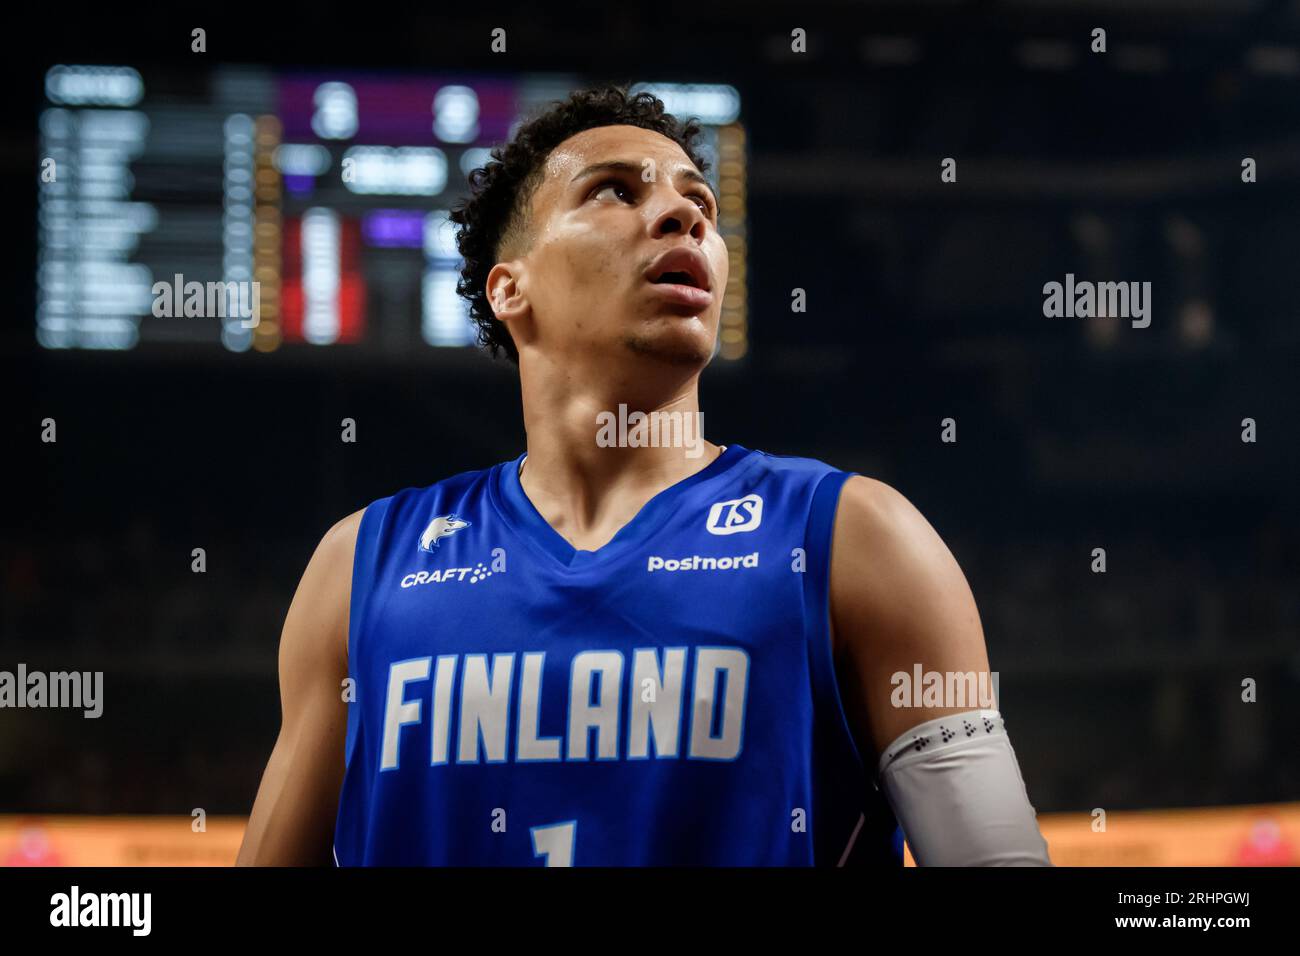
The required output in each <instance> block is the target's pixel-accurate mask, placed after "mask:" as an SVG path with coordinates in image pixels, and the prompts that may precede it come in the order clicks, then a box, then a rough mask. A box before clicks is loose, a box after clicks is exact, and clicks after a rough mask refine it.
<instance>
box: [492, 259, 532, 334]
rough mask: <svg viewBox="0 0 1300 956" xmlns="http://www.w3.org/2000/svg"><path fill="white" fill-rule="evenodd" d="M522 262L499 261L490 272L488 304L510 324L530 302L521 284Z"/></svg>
mask: <svg viewBox="0 0 1300 956" xmlns="http://www.w3.org/2000/svg"><path fill="white" fill-rule="evenodd" d="M520 274H521V263H519V262H518V261H511V262H498V263H497V264H496V265H494V266H493V267H492V270H491V271H490V272H489V273H488V277H487V284H486V292H487V300H488V304H489V305H490V306H491V307H492V312H493V313H494V314H495V315H496V317H497V318H498V319H500V320H501V321H502V322H505V323H506V324H507V325H509V324H510V322H511V320H512V319H517V318H518V316H519V313H520V312H521V311H522V310H526V309H527V306H528V303H527V299H526V298H525V297H524V293H523V290H522V289H521V288H520V285H519V278H520Z"/></svg>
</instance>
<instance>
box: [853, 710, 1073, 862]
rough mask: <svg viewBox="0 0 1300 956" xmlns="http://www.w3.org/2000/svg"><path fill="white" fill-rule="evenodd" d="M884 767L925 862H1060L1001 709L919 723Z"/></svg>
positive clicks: (889, 793) (887, 755)
mask: <svg viewBox="0 0 1300 956" xmlns="http://www.w3.org/2000/svg"><path fill="white" fill-rule="evenodd" d="M878 769H879V778H878V779H879V782H878V784H877V785H878V786H879V788H880V789H881V790H882V791H883V792H884V794H885V797H886V799H887V800H888V801H889V805H890V807H892V808H893V811H894V816H895V817H896V818H897V820H898V822H899V824H900V825H901V826H902V828H903V834H904V836H906V837H907V842H908V845H909V846H910V847H911V849H912V856H913V857H914V858H915V859H916V863H917V865H918V866H1051V865H1052V862H1051V860H1050V859H1048V856H1047V843H1046V842H1045V841H1044V840H1043V836H1042V834H1041V833H1039V832H1038V823H1037V821H1036V820H1035V818H1034V808H1033V807H1032V806H1030V803H1029V797H1028V795H1027V794H1026V793H1025V782H1024V780H1023V779H1021V776H1020V766H1019V764H1018V763H1017V762H1016V752H1015V751H1014V750H1012V749H1011V739H1010V738H1009V737H1008V736H1007V730H1006V725H1005V723H1004V722H1003V720H1002V717H1001V715H1000V714H999V713H998V711H996V710H969V711H966V712H965V713H962V714H953V715H952V716H949V717H940V718H937V719H936V720H931V721H927V722H926V723H923V724H920V725H918V726H916V727H913V728H912V729H911V730H909V731H907V732H906V733H905V734H903V735H902V736H900V737H899V738H898V739H897V740H895V741H894V742H893V743H892V744H890V745H889V746H888V747H886V748H885V752H884V753H883V754H881V757H880V766H879V768H878Z"/></svg>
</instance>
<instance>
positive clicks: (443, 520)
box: [420, 515, 469, 551]
mask: <svg viewBox="0 0 1300 956" xmlns="http://www.w3.org/2000/svg"><path fill="white" fill-rule="evenodd" d="M468 527H469V522H468V521H466V520H465V519H464V518H457V517H456V516H455V515H439V516H438V517H436V518H434V519H433V520H432V521H430V522H429V527H427V528H425V529H424V534H422V535H420V550H421V551H433V550H434V549H436V548H437V547H438V541H439V539H441V538H449V537H451V536H452V535H453V534H455V533H456V532H457V531H459V530H460V529H461V528H468Z"/></svg>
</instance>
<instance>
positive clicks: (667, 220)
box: [650, 189, 708, 242]
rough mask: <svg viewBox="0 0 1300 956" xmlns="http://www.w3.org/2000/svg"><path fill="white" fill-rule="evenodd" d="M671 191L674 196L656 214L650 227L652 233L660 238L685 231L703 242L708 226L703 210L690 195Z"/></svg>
mask: <svg viewBox="0 0 1300 956" xmlns="http://www.w3.org/2000/svg"><path fill="white" fill-rule="evenodd" d="M670 192H671V193H672V197H671V198H670V199H668V200H667V201H666V202H665V203H664V205H663V206H662V208H660V209H659V211H658V212H657V213H656V214H655V217H654V222H653V223H652V224H651V229H650V231H651V233H652V235H653V236H654V238H656V239H660V238H662V237H664V236H671V235H676V234H678V233H685V234H686V235H689V236H690V237H691V238H692V239H694V240H695V241H696V242H702V241H703V239H704V233H705V230H706V229H707V228H708V220H707V219H706V218H705V216H704V213H703V211H701V209H700V207H699V206H698V205H697V204H696V203H695V201H694V200H693V199H691V198H690V197H689V196H683V195H682V194H681V193H679V192H677V191H676V190H674V189H670Z"/></svg>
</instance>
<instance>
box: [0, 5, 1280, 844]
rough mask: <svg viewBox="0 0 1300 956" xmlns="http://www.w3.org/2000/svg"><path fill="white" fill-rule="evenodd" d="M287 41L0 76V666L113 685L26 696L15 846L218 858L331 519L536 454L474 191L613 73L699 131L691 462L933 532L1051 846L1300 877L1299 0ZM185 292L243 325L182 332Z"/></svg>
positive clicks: (262, 29)
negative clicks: (1093, 293)
mask: <svg viewBox="0 0 1300 956" xmlns="http://www.w3.org/2000/svg"><path fill="white" fill-rule="evenodd" d="M260 16H261V17H262V18H263V19H245V20H236V19H235V18H234V17H233V16H230V17H222V18H221V19H220V20H216V19H213V20H207V19H205V18H204V17H203V16H200V15H197V14H195V15H192V16H191V15H189V14H184V15H182V14H178V13H168V14H163V15H157V16H154V15H150V16H141V17H138V18H137V17H136V16H135V15H134V14H132V13H128V12H125V11H124V12H121V13H117V14H112V15H110V14H109V13H108V12H107V11H104V10H100V11H99V12H98V13H97V14H96V15H95V16H92V17H71V18H70V19H69V22H68V23H67V24H65V25H62V26H59V27H57V28H56V27H55V26H53V25H49V24H47V26H46V27H45V28H43V30H42V31H41V33H40V34H39V36H31V37H29V39H30V42H27V41H25V40H22V39H19V38H14V39H13V46H12V48H11V51H10V55H9V56H8V58H7V59H6V62H5V64H4V72H5V85H6V100H7V102H8V108H7V109H6V110H5V111H4V114H3V124H4V128H3V145H2V146H0V160H2V162H3V168H4V172H5V174H6V175H5V177H4V178H5V181H6V183H7V185H8V187H9V189H10V190H12V195H11V196H10V197H9V200H8V201H7V202H6V205H5V209H6V213H7V216H6V219H7V221H6V224H5V225H6V233H7V236H8V241H7V243H6V254H5V256H4V268H5V270H6V278H7V282H6V289H7V293H8V308H7V309H6V312H5V316H4V319H3V338H2V339H0V348H2V350H3V391H4V400H5V405H4V408H5V414H4V416H3V417H4V422H5V428H6V431H7V432H8V434H7V435H6V436H5V446H4V447H5V450H6V454H5V455H4V472H5V474H6V477H7V478H8V482H7V485H8V494H7V501H6V507H5V509H4V510H5V515H4V519H3V539H2V541H0V670H3V671H9V672H14V673H16V672H17V669H18V667H19V666H20V665H22V666H24V667H25V668H27V669H28V670H33V671H34V670H40V671H47V672H53V671H73V670H75V671H81V672H88V671H89V672H94V671H102V673H103V700H102V707H103V710H102V715H101V716H99V717H98V718H96V719H86V718H85V717H83V715H82V713H81V712H80V711H78V710H68V709H63V710H50V709H30V708H28V709H18V708H5V709H3V710H0V863H3V864H6V865H24V864H55V865H58V864H69V865H92V866H93V865H108V866H125V865H141V864H142V865H155V866H157V865H165V866H170V865H174V864H198V865H213V864H216V865H225V864H229V863H232V862H233V861H234V858H235V853H236V851H237V849H238V846H239V841H240V838H241V835H242V831H243V826H244V821H245V819H246V817H247V814H248V812H249V809H250V807H251V805H252V801H253V798H254V796H255V793H256V789H257V785H258V781H259V779H260V776H261V773H262V770H263V768H264V766H265V763H266V759H267V756H268V754H269V753H270V750H271V747H272V744H273V743H274V741H275V737H276V733H277V730H278V725H279V716H280V714H279V695H278V687H277V676H276V659H277V645H278V641H279V635H280V627H281V625H282V623H283V621H284V616H285V612H286V610H287V608H288V605H289V600H290V597H291V596H292V594H293V591H294V588H295V587H296V585H297V582H298V580H299V578H300V576H301V574H302V571H303V568H304V566H305V565H306V562H307V559H308V558H309V556H310V555H311V553H312V550H313V548H314V547H315V545H316V543H317V541H318V540H319V539H320V536H321V535H322V533H323V532H324V531H325V530H326V529H328V528H329V527H330V526H331V524H333V523H334V522H335V521H336V520H338V519H339V518H341V517H342V516H344V515H346V514H348V513H350V512H352V511H355V510H356V509H358V508H360V507H362V506H364V505H365V504H366V503H367V502H369V501H372V500H374V499H376V498H380V497H383V496H386V495H389V494H391V493H393V492H394V491H396V490H398V489H400V488H403V487H407V486H419V485H427V484H429V483H431V482H433V481H436V480H438V479H439V478H442V477H445V476H449V475H452V474H455V473H457V472H460V471H464V470H468V469H473V468H481V467H485V466H487V465H490V464H493V463H496V462H499V461H502V460H505V459H508V458H513V457H515V456H517V455H518V454H519V453H520V452H521V451H522V449H523V442H524V433H523V424H522V417H521V413H520V407H519V406H520V403H519V393H518V383H517V375H516V372H515V370H514V368H513V367H512V366H510V365H508V364H507V363H505V362H504V361H501V362H495V363H494V362H493V361H491V360H490V359H489V358H488V357H487V356H486V355H485V354H483V353H482V352H480V351H479V350H478V349H476V348H474V347H473V346H471V345H470V344H469V343H470V339H471V334H470V327H469V325H468V319H467V311H466V307H465V305H464V303H463V302H461V301H460V300H458V299H457V298H456V296H455V292H454V287H455V279H456V275H457V270H458V268H459V265H460V260H459V257H458V254H457V252H456V247H455V244H454V241H452V239H451V233H450V231H449V227H448V225H447V221H446V214H447V212H448V210H449V209H451V208H452V205H453V203H454V202H455V201H456V200H457V199H459V198H460V197H462V196H463V195H465V193H466V190H467V186H466V173H467V171H468V170H470V169H471V168H473V167H474V166H475V165H478V164H481V163H482V162H484V161H485V159H486V153H487V150H488V148H489V147H491V146H492V145H494V144H495V143H497V142H499V141H501V140H503V139H504V138H505V137H507V136H508V135H509V134H510V132H511V131H512V129H513V128H514V126H515V125H516V124H517V123H518V122H519V121H520V120H521V118H523V117H524V116H526V115H527V114H528V113H529V111H531V110H533V109H536V108H538V107H540V106H542V105H544V104H545V103H547V102H548V101H550V100H552V99H558V98H562V97H563V96H564V95H566V94H567V93H568V92H569V91H571V90H574V89H579V88H582V87H585V86H588V85H594V84H598V83H605V82H610V81H616V82H627V83H630V84H634V85H635V86H636V88H638V89H647V90H650V91H651V92H654V93H656V94H658V95H660V96H661V97H662V98H663V99H664V101H665V103H666V105H667V106H668V109H669V110H670V112H673V113H675V114H677V115H679V116H698V117H699V118H700V119H701V120H702V122H703V123H704V126H705V135H704V144H705V147H706V150H707V152H708V153H709V155H710V157H711V159H712V163H713V165H712V168H711V169H710V171H709V176H710V178H711V180H712V182H713V184H714V186H715V188H716V189H717V191H718V194H719V196H720V199H721V208H722V215H721V220H720V227H719V228H720V230H721V231H722V232H723V234H724V236H725V237H726V240H727V244H728V248H729V251H730V255H731V280H730V284H729V285H728V287H727V289H726V299H725V308H724V312H723V316H722V332H721V337H720V345H719V351H718V354H717V355H716V357H715V359H714V361H713V363H712V365H711V367H710V368H709V369H708V370H707V371H706V372H705V374H704V376H703V379H702V407H703V409H704V411H705V412H706V415H707V423H708V424H707V432H706V434H707V435H708V436H709V437H710V438H711V439H712V440H714V441H718V442H723V443H725V442H729V441H734V442H740V443H742V444H743V445H745V446H746V447H749V448H760V449H764V450H768V451H772V452H777V453H781V454H789V455H802V456H809V457H814V458H819V459H822V460H824V461H826V462H829V463H831V464H833V465H835V466H837V467H840V468H843V469H849V470H854V471H858V472H860V473H862V474H865V475H870V476H873V477H876V478H879V479H881V480H883V481H885V482H888V483H889V484H891V485H893V486H894V487H896V488H897V489H899V490H900V491H901V492H902V493H903V494H904V495H906V496H907V497H908V498H909V499H910V500H911V501H912V502H913V503H915V504H916V506H917V507H918V508H919V509H920V510H921V512H922V513H923V514H924V515H925V516H926V517H927V518H928V519H929V521H930V522H931V523H932V524H933V525H934V527H935V528H936V529H937V530H938V532H939V533H940V534H941V535H942V536H943V537H944V539H945V540H946V541H947V542H948V544H949V546H950V547H951V549H952V551H953V553H954V555H955V556H956V558H957V560H958V561H959V562H960V564H961V566H962V568H963V570H964V571H965V573H966V575H967V577H968V579H969V581H970V584H971V587H972V590H973V592H974V595H975V598H976V601H977V602H978V605H979V608H980V612H981V618H982V621H983V626H984V631H985V634H986V638H987V644H988V649H989V656H990V662H991V666H992V668H993V669H994V670H995V671H997V672H998V673H999V675H1000V688H999V704H1000V706H1001V709H1002V710H1003V712H1004V713H1005V714H1006V715H1007V718H1008V726H1009V727H1010V730H1011V737H1012V740H1013V743H1014V746H1015V748H1016V753H1017V755H1018V757H1019V761H1020V766H1021V770H1022V773H1023V776H1024V778H1025V782H1026V785H1027V788H1028V792H1029V794H1030V797H1031V799H1032V801H1033V803H1034V806H1035V808H1036V809H1037V811H1038V815H1039V821H1040V824H1041V827H1042V830H1043V834H1044V836H1045V837H1046V838H1047V840H1048V843H1049V846H1050V848H1051V852H1052V858H1053V860H1054V861H1055V862H1056V863H1057V864H1060V865H1065V866H1094V865H1101V866H1166V865H1167V866H1180V865H1185V866H1247V865H1286V866H1293V865H1295V864H1296V863H1297V862H1300V759H1298V757H1297V754H1298V752H1300V747H1298V741H1300V733H1298V728H1300V586H1298V584H1300V543H1298V542H1300V480H1298V479H1300V467H1298V466H1300V462H1298V460H1297V457H1298V456H1297V436H1298V435H1300V428H1298V427H1297V422H1300V388H1298V387H1297V375H1298V373H1300V311H1297V310H1298V309H1300V306H1298V305H1297V303H1298V302H1300V4H1298V3H1296V2H1266V0H1230V2H1228V0H1225V2H1208V0H1206V2H1174V0H1168V2H1163V0H1162V2H1150V3H1144V4H1133V5H1130V4H1120V3H1104V2H1082V0H1080V2H1068V0H1060V2H1003V3H967V2H955V0H954V2H923V3H921V2H911V3H906V2H896V3H868V4H847V3H845V4H751V3H738V2H725V3H712V4H707V5H700V6H693V7H690V8H686V9H678V10H669V9H668V8H666V7H665V8H663V9H660V7H659V6H657V5H652V6H642V5H632V4H610V5H603V6H595V5H590V6H589V5H585V4H569V5H566V14H565V17H564V18H563V19H562V20H561V19H554V18H552V17H551V16H550V15H549V14H543V13H542V12H541V11H539V10H537V9H536V8H534V7H532V6H531V5H528V4H511V3H502V4H493V5H492V6H491V8H490V9H486V8H485V9H483V10H475V9H474V6H473V5H470V6H469V7H466V8H464V9H454V8H453V7H448V6H445V5H444V6H440V7H438V8H437V9H435V8H434V7H433V6H427V5H419V9H418V10H402V9H398V8H396V7H393V6H383V7H378V6H374V7H372V6H367V5H357V6H353V7H350V8H349V9H348V10H347V11H346V13H344V12H339V13H337V14H327V13H325V12H324V10H323V8H316V7H314V6H309V5H294V6H290V7H289V8H287V9H285V10H282V11H279V12H276V13H274V14H272V13H269V12H263V13H262V14H260ZM191 20H192V21H193V22H191ZM196 29H198V30H202V31H203V36H202V39H203V47H204V48H203V50H202V51H197V50H196V49H195V45H196V42H197V41H196V39H195V35H194V31H195V30H196ZM496 30H503V31H504V34H503V35H504V43H505V49H504V50H494V48H493V45H494V32H493V31H496ZM1098 30H1100V31H1103V32H1102V33H1100V34H1098V33H1097V32H1096V31H1098ZM50 160H52V161H53V165H52V166H50V165H49V163H48V161H50ZM345 166H346V167H347V168H350V169H351V170H352V171H353V176H352V177H351V180H350V181H348V180H345V178H344V177H343V176H342V175H341V171H342V170H343V169H344V168H345ZM51 168H52V169H53V170H55V171H56V172H55V174H54V175H53V176H50V175H49V174H48V172H47V170H49V169H51ZM177 274H183V275H184V276H185V277H186V279H192V278H197V279H199V280H200V281H235V282H238V281H247V280H257V281H258V282H260V284H261V310H262V311H261V321H260V322H259V323H258V324H257V326H256V327H255V328H247V327H245V323H244V322H243V321H241V319H240V317H239V316H240V315H241V314H244V313H237V314H235V315H233V316H232V315H229V314H228V315H226V316H225V317H224V318H222V317H217V316H214V315H212V314H210V313H208V317H196V316H187V315H185V314H184V309H183V307H182V308H181V310H180V314H176V312H175V311H173V314H171V315H167V314H165V311H166V310H160V309H159V308H158V306H157V303H156V301H155V296H154V294H153V293H152V292H151V289H152V288H153V287H154V285H155V283H158V282H171V281H172V280H173V277H174V276H176V275H177ZM1053 282H1055V283H1061V284H1062V285H1065V284H1067V283H1083V282H1094V283H1100V282H1116V283H1126V284H1127V283H1135V284H1136V285H1135V286H1134V287H1133V288H1134V289H1147V290H1149V291H1148V292H1147V293H1144V296H1143V298H1142V299H1141V309H1143V310H1146V311H1145V315H1141V314H1139V313H1138V312H1137V311H1134V312H1133V313H1132V314H1129V313H1127V312H1126V313H1122V314H1115V313H1114V312H1113V311H1111V312H1108V310H1107V309H1106V308H1105V307H1102V308H1101V309H1100V310H1098V311H1097V313H1096V314H1093V315H1078V314H1073V313H1072V312H1071V313H1067V314H1049V313H1051V308H1050V301H1049V300H1050V296H1049V295H1048V294H1047V293H1046V292H1045V286H1047V285H1048V284H1050V283H1053ZM1068 295H1069V293H1068V292H1067V296H1068ZM1137 303H1138V300H1137V299H1134V300H1133V301H1131V302H1130V303H1129V306H1130V307H1133V308H1134V309H1136V308H1137ZM1148 307H1149V308H1148ZM160 311H163V312H164V314H159V312H160ZM349 423H350V425H349ZM349 429H351V430H350V431H349ZM348 438H351V439H353V440H348ZM1103 568H1104V570H1103ZM196 821H197V822H196ZM200 824H201V825H200Z"/></svg>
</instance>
